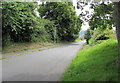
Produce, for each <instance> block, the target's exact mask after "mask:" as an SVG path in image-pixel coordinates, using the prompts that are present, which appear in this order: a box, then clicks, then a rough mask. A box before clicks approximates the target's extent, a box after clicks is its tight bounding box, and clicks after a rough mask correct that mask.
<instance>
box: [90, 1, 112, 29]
mask: <svg viewBox="0 0 120 83" xmlns="http://www.w3.org/2000/svg"><path fill="white" fill-rule="evenodd" d="M112 14H113V4H112V3H111V4H105V3H102V4H100V5H97V6H96V7H95V8H94V15H93V16H92V18H91V19H90V22H89V24H90V29H92V30H95V29H97V28H99V29H100V30H104V29H106V28H108V29H112V25H113V23H114V21H113V17H112Z"/></svg>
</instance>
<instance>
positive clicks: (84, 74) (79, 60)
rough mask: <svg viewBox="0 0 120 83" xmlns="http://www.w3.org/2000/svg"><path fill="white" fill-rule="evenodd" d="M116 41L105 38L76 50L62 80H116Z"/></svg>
mask: <svg viewBox="0 0 120 83" xmlns="http://www.w3.org/2000/svg"><path fill="white" fill-rule="evenodd" d="M117 58H118V43H117V41H116V40H111V39H110V40H107V41H104V42H102V43H101V44H97V45H95V46H93V47H91V48H88V49H84V50H82V51H80V52H78V54H77V57H76V58H75V59H74V60H73V61H72V63H71V65H70V67H69V68H68V69H67V71H66V73H65V74H64V77H63V78H62V81H118V67H117V66H116V60H117Z"/></svg>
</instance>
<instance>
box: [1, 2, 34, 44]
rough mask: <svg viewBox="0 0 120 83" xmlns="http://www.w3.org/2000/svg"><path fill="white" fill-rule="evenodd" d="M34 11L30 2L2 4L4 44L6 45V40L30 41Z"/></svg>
mask: <svg viewBox="0 0 120 83" xmlns="http://www.w3.org/2000/svg"><path fill="white" fill-rule="evenodd" d="M34 9H35V5H34V4H33V3H31V2H29V3H19V2H4V3H2V22H3V24H2V25H3V26H2V35H3V43H4V44H5V43H6V44H7V40H12V41H14V42H18V41H30V40H31V34H32V32H33V31H32V29H33V27H34V17H35V14H34V12H33V10H34ZM4 44H3V45H4Z"/></svg>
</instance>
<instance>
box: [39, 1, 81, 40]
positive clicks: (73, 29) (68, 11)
mask: <svg viewBox="0 0 120 83" xmlns="http://www.w3.org/2000/svg"><path fill="white" fill-rule="evenodd" d="M38 11H39V13H40V16H41V17H44V18H45V19H49V20H52V21H54V22H55V25H56V27H57V28H56V30H57V34H58V37H59V39H60V40H62V41H73V40H75V39H76V38H77V37H78V36H79V31H80V29H81V24H82V21H81V20H80V18H79V17H78V16H77V15H76V12H75V10H74V7H73V6H72V3H71V2H47V3H46V4H42V5H41V6H40V8H39V9H38Z"/></svg>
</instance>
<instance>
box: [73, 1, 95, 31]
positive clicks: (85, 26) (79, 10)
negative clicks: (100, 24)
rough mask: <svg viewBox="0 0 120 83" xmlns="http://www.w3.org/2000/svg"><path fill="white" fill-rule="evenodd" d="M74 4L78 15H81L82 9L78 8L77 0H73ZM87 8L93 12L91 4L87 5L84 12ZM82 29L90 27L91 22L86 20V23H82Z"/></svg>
mask: <svg viewBox="0 0 120 83" xmlns="http://www.w3.org/2000/svg"><path fill="white" fill-rule="evenodd" d="M73 6H75V11H76V13H77V15H79V14H80V13H81V9H77V0H73ZM86 10H89V13H90V14H91V13H93V11H94V10H93V9H90V4H88V5H86V6H85V7H84V9H83V11H82V12H85V11H86ZM81 19H82V18H81ZM81 28H82V30H84V31H85V30H87V29H88V28H89V23H88V22H85V23H84V24H82V27H81Z"/></svg>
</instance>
